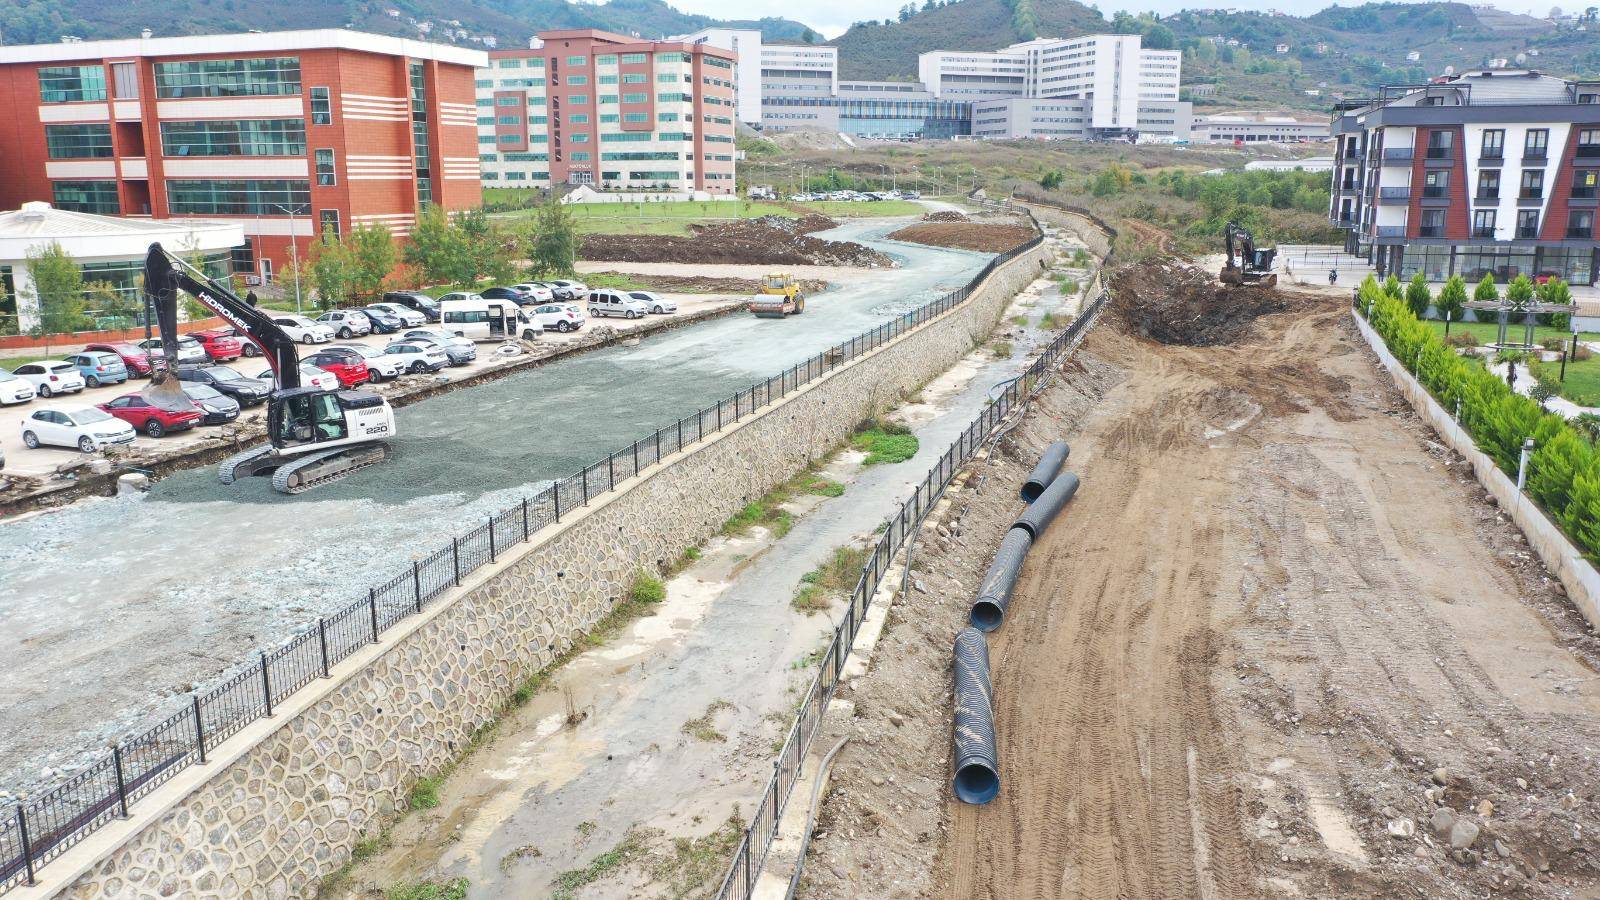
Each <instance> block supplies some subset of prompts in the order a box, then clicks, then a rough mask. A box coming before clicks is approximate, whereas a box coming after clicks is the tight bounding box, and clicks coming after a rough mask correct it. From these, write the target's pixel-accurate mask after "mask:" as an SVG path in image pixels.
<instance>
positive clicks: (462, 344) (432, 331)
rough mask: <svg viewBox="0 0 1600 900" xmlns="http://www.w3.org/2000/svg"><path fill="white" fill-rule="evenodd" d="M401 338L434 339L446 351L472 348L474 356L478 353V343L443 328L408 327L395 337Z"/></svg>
mask: <svg viewBox="0 0 1600 900" xmlns="http://www.w3.org/2000/svg"><path fill="white" fill-rule="evenodd" d="M401 338H418V339H421V340H425V341H433V342H434V343H435V344H438V345H439V346H440V347H443V348H444V349H445V351H446V352H449V351H450V350H459V351H461V352H466V351H468V350H470V351H472V355H473V356H474V357H476V356H477V355H478V345H477V344H474V343H473V342H471V341H469V340H467V339H466V338H464V337H459V336H457V335H454V334H450V333H448V332H446V331H445V330H444V329H442V328H408V329H406V330H405V331H402V332H400V336H399V337H397V338H395V340H400V339H401Z"/></svg>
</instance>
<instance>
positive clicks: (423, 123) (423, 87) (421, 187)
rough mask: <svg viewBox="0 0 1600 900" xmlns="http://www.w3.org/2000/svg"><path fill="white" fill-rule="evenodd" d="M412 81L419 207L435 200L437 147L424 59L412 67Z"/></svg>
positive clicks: (414, 155) (412, 122) (412, 134)
mask: <svg viewBox="0 0 1600 900" xmlns="http://www.w3.org/2000/svg"><path fill="white" fill-rule="evenodd" d="M408 74H409V76H410V81H411V158H412V160H413V162H414V165H415V171H416V176H417V207H418V208H419V209H421V208H423V207H426V206H427V205H428V204H430V203H432V202H433V151H432V146H433V145H432V144H431V143H430V142H429V140H428V76H427V70H426V69H425V68H424V67H423V65H422V63H419V62H414V63H411V64H410V66H409V67H408Z"/></svg>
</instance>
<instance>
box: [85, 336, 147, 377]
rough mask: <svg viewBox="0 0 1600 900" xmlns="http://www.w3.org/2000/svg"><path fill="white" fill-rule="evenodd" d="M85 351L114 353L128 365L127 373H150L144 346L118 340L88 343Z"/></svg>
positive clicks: (142, 375) (136, 375)
mask: <svg viewBox="0 0 1600 900" xmlns="http://www.w3.org/2000/svg"><path fill="white" fill-rule="evenodd" d="M83 351H84V352H85V353H92V352H95V351H99V352H101V353H114V354H116V355H117V356H118V357H120V358H121V359H122V364H123V365H124V366H127V367H128V374H129V375H133V376H135V377H138V378H147V377H149V375H150V354H148V353H146V352H144V348H142V347H138V346H135V345H133V344H130V343H127V342H126V341H119V342H117V343H114V344H90V345H89V346H87V347H84V348H83Z"/></svg>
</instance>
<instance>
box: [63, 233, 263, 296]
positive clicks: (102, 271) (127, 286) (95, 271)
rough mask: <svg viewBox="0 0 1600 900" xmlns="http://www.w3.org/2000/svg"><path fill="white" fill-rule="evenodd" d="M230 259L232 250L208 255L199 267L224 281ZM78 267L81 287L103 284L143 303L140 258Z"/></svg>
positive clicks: (142, 265)
mask: <svg viewBox="0 0 1600 900" xmlns="http://www.w3.org/2000/svg"><path fill="white" fill-rule="evenodd" d="M246 246H248V245H246ZM232 257H233V251H231V250H222V251H219V252H216V253H208V254H206V255H205V256H204V257H202V258H201V262H200V268H201V269H203V270H204V271H205V273H206V274H207V275H210V276H211V277H212V278H215V279H218V280H226V279H227V277H228V275H229V273H230V272H231V271H232V270H233V264H232ZM81 268H82V270H83V283H84V284H86V285H87V284H93V283H95V282H105V283H106V284H109V285H110V286H111V289H112V290H113V291H116V292H117V293H119V294H121V295H123V297H124V298H126V299H127V300H130V301H134V302H142V301H141V300H140V296H139V289H140V286H141V285H143V284H144V260H143V259H128V260H118V261H116V262H99V263H84V264H83V266H82V267H81Z"/></svg>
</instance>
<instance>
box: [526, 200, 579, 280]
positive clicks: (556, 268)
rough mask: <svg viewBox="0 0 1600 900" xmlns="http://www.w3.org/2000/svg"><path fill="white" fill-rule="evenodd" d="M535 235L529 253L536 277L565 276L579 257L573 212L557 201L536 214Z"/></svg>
mask: <svg viewBox="0 0 1600 900" xmlns="http://www.w3.org/2000/svg"><path fill="white" fill-rule="evenodd" d="M534 229H535V235H534V238H533V245H532V247H531V248H530V252H529V254H528V260H529V262H530V263H531V268H532V270H533V275H534V277H535V278H565V277H567V276H569V275H572V274H573V273H574V271H575V270H574V264H575V263H577V261H578V229H577V226H576V225H574V224H573V221H572V214H571V213H570V212H568V211H567V208H566V207H565V206H562V205H561V204H560V203H556V202H554V201H552V202H550V203H546V204H545V205H544V206H541V207H540V208H539V211H538V213H536V214H535V215H534Z"/></svg>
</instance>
